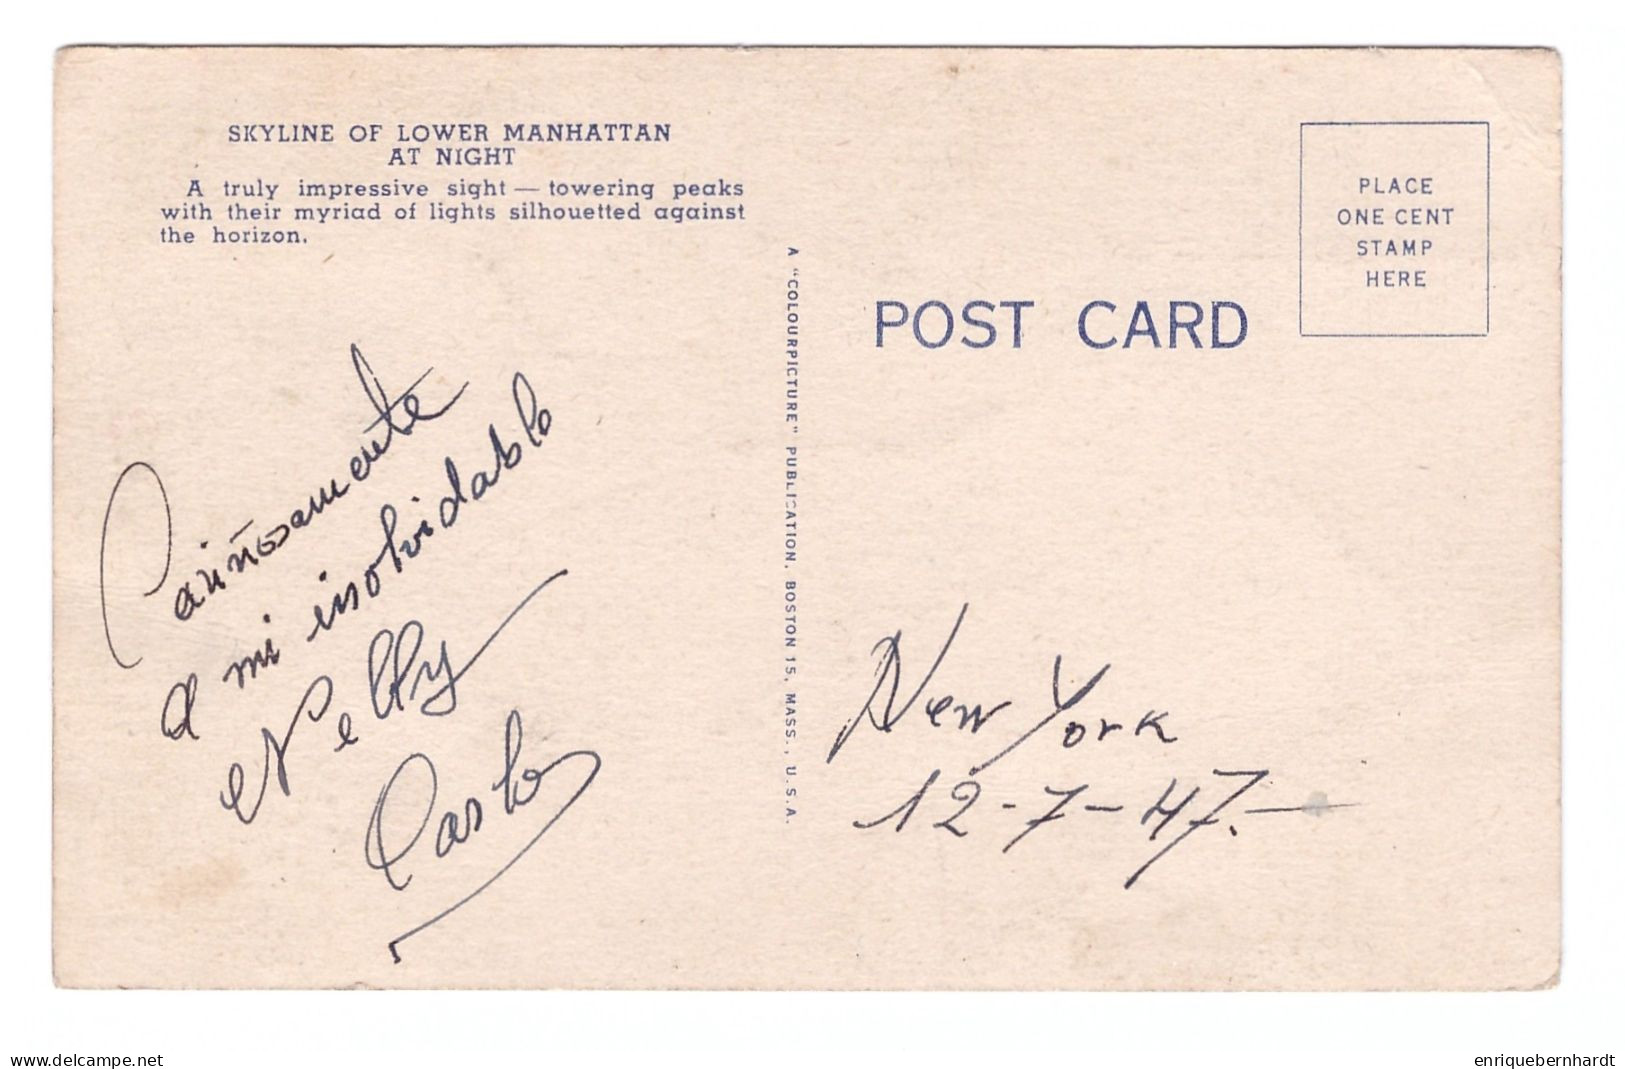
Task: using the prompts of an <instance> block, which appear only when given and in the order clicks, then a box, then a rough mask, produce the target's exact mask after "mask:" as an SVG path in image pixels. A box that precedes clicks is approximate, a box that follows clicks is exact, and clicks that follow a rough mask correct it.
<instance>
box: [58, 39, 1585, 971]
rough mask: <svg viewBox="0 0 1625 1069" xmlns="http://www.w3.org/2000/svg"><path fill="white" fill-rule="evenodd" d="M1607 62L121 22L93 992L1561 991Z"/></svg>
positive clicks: (101, 204) (76, 682)
mask: <svg viewBox="0 0 1625 1069" xmlns="http://www.w3.org/2000/svg"><path fill="white" fill-rule="evenodd" d="M1559 78H1560V73H1559V62H1558V59H1557V57H1556V55H1555V54H1553V53H1550V52H1545V51H1500V50H1474V51H1466V50H1462V51H1444V50H1437V51H1435V50H1418V51H1380V50H1371V51H1367V50H1359V51H1353V50H1349V51H1307V50H1305V51H1282V50H1254V51H1182V50H1164V51H1136V50H1095V51H1090V50H1085V51H1071V50H963V49H951V50H937V49H918V50H892V49H885V50H839V49H761V50H756V49H727V50H721V49H716V50H682V49H639V50H615V49H379V50H370V49H242V50H233V49H103V48H75V49H69V50H65V51H63V52H62V53H61V54H60V56H59V59H58V63H57V84H56V111H57V129H56V158H55V177H54V182H55V213H56V235H57V238H56V262H55V271H56V308H55V315H56V339H57V345H56V354H55V374H56V399H55V401H56V411H55V471H56V496H55V508H54V521H55V531H56V542H55V558H54V561H53V568H54V575H55V584H56V586H55V589H56V606H55V609H56V611H55V619H54V628H55V654H54V656H55V664H54V672H55V706H56V707H55V741H54V762H55V816H54V820H55V831H54V834H55V872H54V889H55V890H54V899H55V910H54V925H55V947H56V970H57V978H58V982H59V983H61V984H64V985H68V986H114V985H120V986H163V987H167V986H207V987H253V986H266V987H281V986H349V985H367V986H405V987H421V986H430V987H433V986H454V987H462V986H469V987H510V986H522V987H654V988H664V987H768V988H783V987H796V988H800V987H811V988H825V987H833V988H869V987H883V988H897V987H906V988H967V987H968V988H1057V987H1059V988H1074V987H1075V988H1212V989H1226V988H1350V987H1354V988H1529V987H1536V986H1541V985H1545V984H1550V983H1553V982H1555V980H1556V974H1557V969H1558V961H1559V946H1560V934H1559V923H1560V901H1559V798H1558V790H1559V777H1558V738H1559V734H1558V732H1559V724H1558V665H1559V615H1558V590H1559V569H1560V559H1559V551H1560V545H1559V527H1558V516H1559V439H1560V417H1559V370H1560V341H1559V324H1560V321H1561V303H1560V284H1559V251H1560V250H1559V242H1560V172H1561V167H1560V149H1559ZM459 183H462V184H459ZM485 183H490V184H489V185H487V184H485ZM273 185H274V186H275V189H274V191H273V190H272V188H271V187H272V186H273ZM335 186H336V187H337V188H335ZM476 193H477V194H479V195H478V196H476V195H475V194H476ZM674 209H676V210H677V211H676V214H675V217H674V214H673V210H674ZM690 209H692V210H690ZM572 210H583V211H577V214H576V215H575V216H574V217H571V216H570V214H569V213H570V212H571V211H572ZM487 211H488V212H489V214H490V216H491V217H490V218H486V217H485V215H486V213H487ZM549 212H553V213H557V212H562V213H564V217H562V218H561V217H550V216H548V215H547V213H549ZM1379 213H1380V214H1379ZM374 215H376V217H375V218H373V217H372V216H374ZM188 234H190V235H191V236H190V238H188V237H187V235H188ZM1361 242H1367V243H1372V244H1367V245H1364V246H1362V245H1361V244H1360V243H1361ZM1407 242H1409V243H1410V244H1406V243H1407ZM1371 272H1376V274H1375V275H1372V274H1371ZM1385 272H1386V273H1385ZM1418 273H1420V277H1418ZM932 302H937V303H932ZM973 302H985V303H981V304H977V303H973ZM1101 302H1106V303H1101ZM1139 302H1144V305H1143V311H1142V310H1141V307H1140V303H1139ZM967 313H968V315H967ZM950 317H951V326H952V332H951V333H948V328H949V326H950ZM1018 317H1019V330H1020V333H1019V345H1018V344H1017V331H1016V327H1017V320H1018ZM1243 317H1245V334H1244V336H1242V322H1243ZM1080 318H1081V328H1080ZM1198 318H1199V323H1198ZM893 323H896V324H899V325H896V326H892V325H890V324H893ZM877 324H878V325H877ZM1192 324H1195V325H1192ZM916 328H918V329H917V331H916ZM877 339H878V343H877ZM939 340H940V341H941V342H942V344H940V345H938V342H939ZM1113 341H1115V342H1116V344H1113V345H1109V346H1108V345H1107V344H1106V343H1108V342H1113ZM1125 342H1126V343H1128V344H1124V343H1125ZM1198 343H1199V344H1198ZM453 469H455V474H453ZM363 476H364V477H363ZM390 532H392V533H390ZM351 584H354V585H353V586H352V585H351ZM335 601H337V602H338V603H339V604H341V605H343V606H344V608H345V609H346V610H347V611H344V612H342V613H340V614H335V613H334V611H333V606H334V604H335ZM329 625H330V626H329ZM192 681H195V682H192ZM452 681H454V682H452ZM883 729H884V730H883ZM1193 792H1194V793H1193ZM860 825H863V826H860Z"/></svg>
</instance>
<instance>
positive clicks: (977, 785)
mask: <svg viewBox="0 0 1625 1069" xmlns="http://www.w3.org/2000/svg"><path fill="white" fill-rule="evenodd" d="M969 611H970V606H969V605H968V604H967V605H964V606H962V607H961V608H960V610H959V615H958V617H957V618H956V619H955V620H954V623H953V626H952V627H951V628H950V629H949V632H948V637H947V638H946V640H944V642H943V643H942V645H941V646H940V647H938V649H937V652H936V654H935V656H934V658H933V660H932V661H931V663H930V666H929V667H928V668H927V669H926V671H925V673H924V674H923V675H922V676H921V677H920V679H919V681H918V682H917V683H916V684H915V685H914V686H913V687H912V689H908V690H905V687H904V683H903V632H902V631H901V630H900V629H899V630H897V631H895V632H893V633H892V634H890V635H888V636H886V637H885V638H882V639H881V640H880V641H879V642H877V643H875V645H874V647H873V648H872V649H871V651H870V652H871V654H873V655H874V656H875V657H876V663H875V681H874V685H873V687H872V688H871V689H870V691H869V695H868V697H867V698H866V699H865V700H864V703H863V705H862V707H861V708H860V709H859V711H858V713H857V715H855V716H854V717H853V718H852V719H851V720H849V721H847V722H846V723H845V724H844V725H843V726H842V727H841V729H840V731H839V732H838V733H837V734H836V736H835V739H834V742H833V744H832V745H831V746H830V750H829V753H828V755H827V756H826V758H825V761H826V763H832V762H833V761H834V760H835V758H836V757H837V756H838V755H839V754H840V753H841V752H842V750H843V749H844V748H845V747H846V745H847V744H848V743H849V742H850V741H851V740H852V737H853V735H854V734H855V733H857V731H858V730H859V729H860V728H861V727H862V726H863V725H864V724H865V723H867V724H868V725H869V726H870V727H872V728H873V729H874V731H875V732H877V733H880V734H882V735H890V734H892V733H893V732H894V731H895V730H896V729H897V728H898V727H899V725H900V724H902V723H903V721H904V719H905V717H907V715H908V714H909V713H910V712H911V711H913V710H915V709H918V710H920V717H921V718H923V721H924V723H925V724H926V725H928V726H929V727H930V728H942V727H945V726H946V727H950V728H954V727H957V728H958V729H959V730H960V731H962V732H965V733H967V734H969V735H971V736H976V735H977V734H978V733H979V732H981V731H982V729H983V728H985V727H987V726H989V724H992V723H1002V720H1003V719H1008V718H1009V717H1010V716H1012V715H1014V714H1013V713H1012V712H1010V711H1011V710H1014V709H1015V704H1014V702H1013V701H1011V700H999V701H990V700H987V699H986V698H980V699H978V698H967V697H959V696H957V695H956V694H955V693H953V692H950V691H948V690H947V689H946V688H942V687H937V688H933V687H932V682H933V680H934V679H935V678H936V677H937V674H938V672H939V671H940V670H941V669H942V667H943V663H944V662H945V661H946V660H947V657H948V653H949V651H950V650H951V649H952V647H953V645H954V642H955V640H956V639H957V638H958V637H959V634H960V630H961V628H962V627H963V625H964V622H965V617H966V615H967V613H968V612H969ZM1110 670H1111V665H1110V664H1105V665H1102V666H1101V667H1100V668H1099V669H1098V670H1097V671H1095V672H1094V673H1092V674H1091V675H1090V677H1089V678H1088V680H1087V681H1086V682H1084V683H1083V685H1082V686H1080V687H1078V688H1077V689H1075V690H1072V691H1071V692H1070V693H1069V694H1067V695H1065V696H1063V694H1062V690H1063V687H1062V685H1061V674H1062V658H1061V656H1060V655H1059V654H1057V655H1056V656H1055V659H1054V662H1053V666H1052V670H1051V673H1050V702H1049V707H1048V708H1047V709H1046V710H1045V711H1044V713H1043V714H1042V715H1041V716H1040V717H1039V718H1038V719H1037V720H1036V721H1033V722H1032V723H1031V724H1029V725H1028V726H1026V727H1024V728H1023V729H1021V730H1019V731H1015V732H1014V733H1013V734H1011V735H1010V736H1009V741H1008V742H1006V744H1005V745H1004V746H1002V747H1001V748H999V749H997V750H995V751H993V752H992V753H991V755H990V756H988V757H987V758H985V759H984V760H982V761H979V762H977V763H975V764H973V765H971V766H970V768H969V769H968V771H967V773H966V774H965V775H963V776H962V777H960V778H958V779H953V778H952V777H950V778H949V779H944V778H943V769H942V768H940V767H939V768H935V769H932V770H931V771H930V772H929V773H928V774H927V775H926V776H925V777H924V780H923V782H921V783H920V786H919V787H918V789H916V790H915V791H914V792H913V793H912V794H910V795H909V796H908V797H907V798H904V799H903V800H902V801H901V802H900V803H899V804H898V805H897V806H896V807H894V808H892V809H890V810H888V811H887V812H885V813H882V814H880V815H878V816H874V817H860V818H858V819H855V820H853V821H852V826H853V827H855V828H859V829H872V828H883V827H890V828H891V829H892V830H893V831H895V832H902V831H903V830H904V829H905V828H908V827H909V826H910V824H911V823H914V822H915V816H916V814H920V817H921V822H924V821H927V820H929V821H930V827H931V828H932V829H934V830H938V831H944V832H947V833H949V834H950V835H951V836H953V837H954V838H956V839H965V838H969V837H970V836H971V834H972V832H973V830H980V829H981V828H983V827H985V828H986V829H987V831H986V832H984V833H983V834H991V835H995V836H998V837H999V840H1000V841H1001V842H1002V846H1001V852H1002V853H1006V854H1008V853H1010V852H1011V851H1012V850H1014V849H1015V848H1016V847H1017V846H1018V845H1020V844H1021V843H1022V842H1023V841H1025V840H1027V839H1028V837H1029V836H1032V835H1033V834H1034V833H1035V832H1037V831H1038V830H1039V829H1040V828H1043V827H1044V826H1045V825H1047V824H1053V823H1055V822H1056V821H1059V820H1062V819H1064V818H1065V817H1067V816H1069V815H1087V816H1089V817H1090V818H1091V819H1094V820H1102V821H1109V822H1114V823H1118V824H1121V823H1123V822H1125V821H1128V820H1134V821H1136V824H1137V826H1138V827H1139V828H1140V829H1149V832H1148V834H1147V842H1148V843H1149V844H1154V845H1155V847H1156V849H1155V850H1154V851H1153V852H1152V853H1151V854H1150V856H1149V857H1148V858H1147V859H1146V860H1145V862H1144V863H1143V864H1141V865H1140V866H1139V867H1138V868H1136V869H1135V870H1134V871H1133V872H1131V873H1129V875H1128V877H1127V878H1126V879H1125V880H1124V882H1123V887H1124V889H1125V890H1126V889H1129V888H1132V887H1134V886H1135V885H1136V884H1137V883H1139V882H1140V880H1141V878H1142V877H1143V876H1144V875H1145V874H1146V872H1147V871H1148V870H1149V869H1150V868H1151V867H1152V866H1153V865H1155V864H1156V863H1157V862H1158V861H1161V860H1162V859H1163V858H1164V857H1166V856H1167V855H1168V854H1169V853H1171V852H1172V851H1173V850H1174V849H1175V848H1176V847H1178V846H1179V845H1180V844H1181V843H1183V842H1185V841H1186V840H1187V839H1189V838H1190V837H1191V836H1192V835H1194V834H1196V833H1197V832H1199V831H1201V830H1202V829H1204V828H1211V827H1217V826H1220V825H1223V826H1225V827H1226V828H1227V829H1228V830H1229V833H1230V835H1231V836H1232V837H1234V836H1237V835H1239V832H1238V831H1237V830H1236V824H1235V821H1236V820H1238V819H1239V818H1241V817H1243V816H1254V815H1263V814H1279V813H1309V814H1313V815H1317V816H1318V815H1320V814H1323V813H1325V812H1327V811H1329V810H1333V809H1345V808H1351V807H1353V806H1356V805H1358V804H1359V803H1351V802H1342V803H1336V804H1334V803H1332V802H1330V801H1327V800H1326V799H1325V797H1324V796H1323V795H1319V796H1315V797H1312V798H1311V800H1310V801H1309V802H1307V803H1305V804H1302V805H1287V806H1272V805H1247V804H1246V803H1244V802H1243V801H1242V799H1243V798H1244V796H1247V795H1249V793H1251V792H1254V790H1255V788H1258V787H1259V786H1260V784H1266V785H1267V783H1268V781H1269V777H1270V771H1269V769H1267V768H1256V769H1236V768H1231V769H1225V768H1214V769H1212V770H1211V775H1212V777H1213V780H1212V781H1211V782H1206V783H1201V784H1198V785H1196V786H1189V785H1188V784H1187V786H1186V787H1185V788H1182V787H1181V785H1180V780H1179V777H1178V776H1174V777H1172V778H1170V779H1169V780H1168V783H1167V785H1166V786H1165V787H1162V789H1161V791H1160V793H1159V792H1158V791H1157V787H1156V786H1155V785H1153V786H1151V787H1150V788H1149V790H1147V791H1141V792H1137V793H1136V794H1134V795H1132V796H1122V797H1120V796H1116V795H1113V796H1111V797H1107V796H1104V795H1101V794H1100V793H1099V792H1098V791H1095V792H1091V789H1090V784H1089V783H1087V782H1078V783H1067V784H1064V785H1059V786H1058V785H1054V784H1043V785H1042V786H1041V787H1039V788H1035V789H1034V800H1033V802H1032V803H1031V804H1030V805H1023V804H1020V803H1018V802H1015V801H1009V800H1005V801H1001V802H1000V803H999V805H998V809H997V810H996V811H995V815H994V816H992V817H986V816H985V814H984V813H983V812H982V811H981V810H977V812H976V813H975V814H974V815H973V814H972V810H973V809H977V806H978V803H980V802H981V801H982V796H983V781H982V779H981V778H980V777H982V776H983V775H984V774H985V773H986V772H987V771H988V770H989V769H990V768H992V767H993V766H994V765H996V764H998V763H999V762H1000V761H1002V760H1004V759H1005V758H1006V757H1008V756H1009V755H1010V754H1012V753H1014V752H1015V751H1016V750H1018V749H1020V748H1021V747H1023V746H1026V745H1028V744H1029V743H1030V742H1031V741H1032V740H1034V739H1035V738H1039V737H1040V736H1042V735H1044V733H1045V732H1046V729H1049V732H1050V735H1051V736H1052V739H1053V742H1057V743H1059V745H1060V746H1061V747H1062V748H1063V749H1072V748H1073V747H1076V746H1078V745H1080V744H1081V743H1083V742H1084V741H1085V740H1087V739H1088V738H1089V737H1090V735H1091V732H1092V733H1093V736H1094V738H1095V739H1097V740H1099V741H1105V740H1107V739H1109V738H1111V737H1112V736H1113V735H1114V734H1115V733H1117V732H1123V733H1124V736H1123V737H1128V738H1143V739H1145V740H1147V741H1148V742H1149V743H1150V744H1152V745H1155V746H1157V747H1159V748H1161V747H1164V746H1171V745H1173V744H1175V743H1177V742H1179V736H1177V735H1175V734H1173V733H1172V731H1171V727H1170V725H1169V724H1168V723H1166V721H1167V718H1168V716H1169V714H1168V713H1167V712H1166V711H1156V710H1151V711H1148V712H1146V713H1145V714H1144V715H1143V716H1141V717H1140V718H1139V720H1138V722H1137V723H1134V725H1133V727H1132V728H1131V727H1130V726H1129V722H1128V721H1118V720H1114V719H1112V718H1111V717H1110V716H1100V717H1098V718H1083V717H1082V716H1081V714H1073V715H1071V716H1069V717H1068V718H1067V719H1066V720H1065V721H1064V722H1063V723H1061V724H1060V725H1059V726H1058V727H1055V728H1052V725H1055V724H1056V722H1057V721H1058V720H1060V718H1061V717H1062V715H1063V714H1067V713H1071V711H1072V710H1073V709H1075V708H1077V707H1078V706H1079V704H1080V703H1081V702H1082V701H1083V700H1084V699H1085V698H1087V697H1088V696H1089V695H1090V693H1092V692H1093V691H1094V690H1095V688H1096V687H1097V686H1099V684H1100V682H1101V681H1102V680H1103V679H1104V678H1105V677H1106V675H1107V673H1108V672H1109V671H1110ZM996 716H998V717H1001V719H1000V720H998V721H996V720H995V717H996ZM944 718H946V720H945V719H944ZM1131 719H1132V718H1131ZM1097 720H1098V727H1096V721H1097ZM1041 745H1042V743H1041ZM1254 797H1257V795H1256V794H1255V795H1254ZM1199 799H1200V800H1199ZM922 806H923V807H925V813H923V814H921V813H920V810H921V809H922ZM982 808H983V809H985V808H986V807H985V806H984V807H982Z"/></svg>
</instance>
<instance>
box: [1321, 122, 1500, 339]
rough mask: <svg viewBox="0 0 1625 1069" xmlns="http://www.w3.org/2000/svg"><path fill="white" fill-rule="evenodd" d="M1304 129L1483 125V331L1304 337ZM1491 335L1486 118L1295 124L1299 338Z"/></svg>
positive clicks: (1488, 148) (1488, 152)
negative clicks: (1308, 127)
mask: <svg viewBox="0 0 1625 1069" xmlns="http://www.w3.org/2000/svg"><path fill="white" fill-rule="evenodd" d="M1306 126H1482V127H1483V128H1484V329H1483V330H1482V331H1478V332H1475V333H1471V334H1463V333H1457V334H1446V333H1437V334H1430V333H1423V334H1379V333H1369V334H1305V333H1304V330H1303V131H1304V127H1306ZM1489 336H1490V124H1489V122H1488V121H1487V120H1485V119H1390V120H1372V121H1348V122H1340V121H1333V120H1325V121H1316V122H1300V123H1298V337H1300V338H1487V337H1489Z"/></svg>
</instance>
